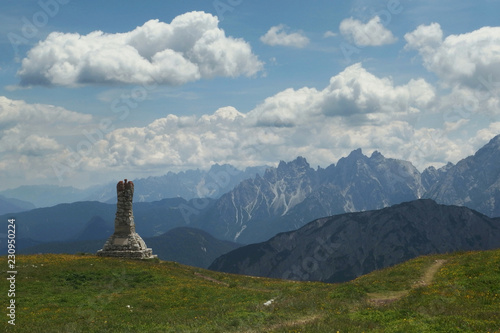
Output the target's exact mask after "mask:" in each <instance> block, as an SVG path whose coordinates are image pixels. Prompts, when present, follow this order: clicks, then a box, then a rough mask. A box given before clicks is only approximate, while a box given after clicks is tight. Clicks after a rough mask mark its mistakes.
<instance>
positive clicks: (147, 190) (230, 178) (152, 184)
mask: <svg viewBox="0 0 500 333" xmlns="http://www.w3.org/2000/svg"><path fill="white" fill-rule="evenodd" d="M267 168H268V167H267V166H256V167H248V168H246V169H245V170H239V169H237V168H235V167H233V166H232V165H229V164H223V165H219V164H214V165H212V166H211V167H210V169H209V170H200V169H196V170H187V171H181V172H178V173H174V172H168V173H167V174H166V175H163V176H151V177H148V178H139V179H134V180H133V181H134V183H135V186H136V192H135V195H134V202H153V201H159V200H162V199H169V198H183V199H186V200H190V199H193V198H199V197H201V198H205V197H206V198H211V199H216V198H218V197H219V196H221V195H222V194H224V193H226V192H228V191H230V190H231V189H233V188H234V187H235V186H236V185H238V184H239V183H240V182H241V181H243V180H244V179H247V178H252V177H255V175H256V174H262V173H264V171H265V170H266V169H267ZM114 185H115V183H114V182H110V183H109V184H106V185H100V186H92V187H90V188H87V189H77V188H74V187H71V186H57V185H25V186H20V187H17V188H15V189H9V190H4V191H0V195H3V196H4V197H5V199H6V200H7V199H8V200H21V201H27V202H29V203H32V204H34V205H35V206H36V207H38V208H43V207H51V206H55V205H58V204H61V203H73V202H78V201H100V202H104V203H115V201H116V189H115V186H114ZM1 204H2V201H1V200H0V205H1ZM5 207H6V209H4V210H2V211H0V214H6V213H16V212H18V211H22V210H26V209H21V210H19V209H17V208H15V207H13V208H12V209H11V211H9V209H7V207H8V206H5ZM36 207H30V208H29V209H32V208H36ZM0 209H2V207H1V206H0Z"/></svg>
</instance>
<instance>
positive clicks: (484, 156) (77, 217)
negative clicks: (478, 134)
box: [0, 136, 500, 246]
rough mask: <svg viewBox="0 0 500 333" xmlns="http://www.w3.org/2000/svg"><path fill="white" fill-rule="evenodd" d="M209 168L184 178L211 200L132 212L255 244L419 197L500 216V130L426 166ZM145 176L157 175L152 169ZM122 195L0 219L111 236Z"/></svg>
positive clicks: (161, 226)
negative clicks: (466, 152)
mask: <svg viewBox="0 0 500 333" xmlns="http://www.w3.org/2000/svg"><path fill="white" fill-rule="evenodd" d="M210 170H211V171H208V172H206V173H205V176H206V177H205V178H203V179H204V180H203V181H199V182H192V183H189V184H188V185H189V186H188V185H186V184H187V183H186V182H185V183H183V184H184V185H185V186H188V187H190V188H198V190H200V189H201V191H202V192H203V191H205V190H208V189H212V190H211V191H209V192H210V193H211V194H212V195H213V196H214V197H215V198H213V199H212V198H193V199H190V200H185V199H183V198H171V199H163V200H160V201H154V202H137V201H136V202H135V204H134V216H135V221H136V226H137V230H138V232H139V233H140V234H141V236H143V237H153V236H158V235H161V234H163V233H165V232H167V231H169V230H171V229H174V228H176V227H182V226H189V227H193V228H198V229H201V230H204V231H206V232H208V233H209V234H211V235H213V236H214V237H216V238H217V239H221V240H228V241H232V242H238V243H241V244H251V243H256V242H262V241H265V240H268V239H269V238H271V237H273V236H274V235H276V234H277V233H280V232H287V231H292V230H296V229H298V228H300V227H302V226H304V225H305V224H306V223H308V222H310V221H312V220H315V219H318V218H322V217H326V216H332V215H338V214H343V213H348V212H356V211H367V210H374V209H382V208H385V207H390V206H392V205H395V204H399V203H402V202H407V201H412V200H418V199H420V198H430V199H433V200H434V201H436V202H438V203H445V204H448V205H459V206H462V205H463V206H466V207H469V208H472V209H475V210H477V211H479V212H481V213H483V214H485V215H488V216H490V217H493V216H499V215H500V214H499V213H500V192H499V184H500V136H496V137H494V138H493V139H492V140H491V141H490V142H489V143H488V144H486V145H485V146H484V147H482V148H481V149H480V150H478V151H477V153H476V154H474V155H473V156H470V157H467V158H466V159H464V160H462V161H460V162H458V163H457V164H456V165H454V164H452V163H448V164H447V165H445V166H443V167H441V168H439V169H436V168H434V167H429V168H427V169H425V170H424V171H423V172H419V171H418V170H417V169H416V168H415V167H414V166H413V165H412V164H411V163H410V162H408V161H402V160H397V159H392V158H386V157H384V156H383V155H382V154H381V153H379V152H377V151H375V152H373V153H372V154H371V156H369V157H368V156H365V155H364V154H363V153H362V151H361V149H357V150H355V151H353V152H351V153H350V154H349V155H348V156H346V157H344V158H341V159H340V160H339V161H338V162H337V164H332V165H330V166H328V167H326V168H319V167H318V168H317V169H313V168H311V167H310V165H309V163H308V162H307V161H306V159H305V158H303V157H298V158H297V159H295V160H294V161H291V162H284V161H282V162H280V163H279V165H278V166H277V167H269V168H267V169H266V171H265V172H263V173H259V172H257V171H258V170H260V169H258V168H257V169H247V171H248V172H249V173H254V172H255V176H254V177H250V178H246V179H244V180H243V181H239V180H237V179H238V177H240V176H241V177H240V178H242V177H246V176H248V175H249V174H245V173H244V172H243V173H242V172H240V171H237V170H236V169H234V168H232V167H230V166H228V165H224V166H213V167H212V169H210ZM247 171H245V172H247ZM187 174H190V173H189V172H186V175H187ZM172 175H173V174H171V176H168V177H173V176H172ZM233 175H234V176H233ZM168 177H167V178H168ZM186 177H187V178H185V179H188V178H189V177H188V176H186ZM207 177H208V178H207ZM232 177H234V179H233V178H232ZM146 181H147V182H152V183H155V181H154V178H148V179H146V180H144V182H146ZM208 181H210V182H208ZM238 182H239V183H238ZM167 183H168V182H167ZM234 183H238V185H236V186H235V187H234V188H233V189H232V190H229V191H227V192H226V193H224V194H222V195H220V197H218V195H219V194H220V193H219V194H217V193H216V192H217V191H219V192H222V191H223V190H222V189H227V188H231V187H232V186H233V184H234ZM141 184H143V185H141ZM144 184H146V183H142V180H139V181H137V182H136V186H135V188H136V193H139V194H138V195H137V196H136V195H134V198H136V197H140V195H141V194H140V193H143V195H144V198H146V197H147V198H152V197H154V195H152V194H151V193H159V192H158V191H159V189H167V188H168V187H169V186H168V185H161V184H159V183H158V184H157V185H156V186H157V190H151V191H150V190H149V189H148V186H150V187H154V186H153V185H144ZM165 184H166V183H165ZM200 184H203V185H200ZM195 185H196V186H195ZM144 186H146V188H142V189H141V187H144ZM110 187H111V189H108V190H107V191H114V189H115V186H114V185H113V186H110ZM202 192H196V193H198V194H200V193H202ZM147 193H149V194H147ZM193 193H195V192H193ZM206 193H208V192H206ZM104 197H106V196H101V197H100V198H101V199H102V198H104ZM115 200H116V199H113V200H112V201H113V204H105V203H102V202H97V201H93V202H88V201H83V202H76V203H70V204H59V205H56V206H53V207H47V208H38V209H34V210H30V211H26V212H21V213H15V214H14V216H12V214H4V215H1V216H0V218H1V219H4V220H5V219H7V218H11V217H15V218H16V219H17V220H18V221H19V222H20V223H19V227H18V229H19V230H18V232H17V237H18V238H17V239H18V240H19V242H20V243H21V246H22V242H26V244H31V245H32V244H36V243H37V242H49V241H75V240H77V238H78V235H80V234H81V233H83V232H87V233H89V234H95V235H96V236H95V237H97V238H99V239H104V238H106V237H108V236H109V234H106V235H105V233H106V230H108V231H109V228H112V225H113V220H114V214H115V211H116V205H115V204H114V203H115ZM145 200H146V199H145ZM93 218H100V219H101V223H100V224H106V225H107V226H102V227H97V226H95V227H94V228H90V229H88V228H87V224H88V223H91V220H92V219H93ZM86 228H87V231H85V229H86Z"/></svg>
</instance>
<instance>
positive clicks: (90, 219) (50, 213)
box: [0, 198, 213, 247]
mask: <svg viewBox="0 0 500 333" xmlns="http://www.w3.org/2000/svg"><path fill="white" fill-rule="evenodd" d="M204 203H205V209H208V208H209V207H210V206H211V205H212V204H213V200H212V199H205V201H204ZM193 205H196V204H194V203H193V202H192V201H187V200H184V199H182V198H173V199H163V200H161V201H155V202H138V203H135V204H134V208H133V210H134V218H135V223H136V230H137V232H138V233H139V234H140V235H141V236H142V237H152V236H158V235H161V234H163V233H165V232H167V231H168V230H171V229H173V228H176V227H180V226H186V225H187V224H188V222H190V221H189V220H188V219H187V218H186V216H187V215H186V214H187V210H188V209H191V208H189V207H192V206H193ZM200 212H203V210H202V209H201V207H200ZM115 214H116V204H105V203H102V202H97V201H82V202H75V203H70V204H60V205H56V206H52V207H45V208H37V209H33V210H30V211H27V212H21V213H16V214H14V216H12V215H11V214H8V215H2V216H0V219H3V220H7V219H8V218H10V217H14V218H15V219H16V244H17V245H19V246H21V247H22V246H23V245H22V242H23V239H30V240H31V241H35V242H54V241H58V242H61V241H74V240H91V239H107V237H109V236H110V235H111V233H112V231H113V230H114V219H115ZM17 240H18V241H19V242H17ZM18 243H19V244H18Z"/></svg>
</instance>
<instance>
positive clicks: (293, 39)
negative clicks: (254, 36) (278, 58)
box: [260, 24, 309, 48]
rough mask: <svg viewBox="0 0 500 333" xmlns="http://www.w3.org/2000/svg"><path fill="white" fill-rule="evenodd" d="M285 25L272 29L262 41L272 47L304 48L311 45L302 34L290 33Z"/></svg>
mask: <svg viewBox="0 0 500 333" xmlns="http://www.w3.org/2000/svg"><path fill="white" fill-rule="evenodd" d="M286 30H288V28H287V27H286V26H285V25H284V24H280V25H277V26H274V27H271V28H270V29H269V31H268V32H266V34H265V35H264V36H262V37H260V40H261V41H262V42H263V43H264V44H267V45H271V46H288V47H296V48H303V47H305V46H307V44H309V39H308V38H307V37H306V36H304V34H303V33H301V32H293V33H288V32H287V31H286Z"/></svg>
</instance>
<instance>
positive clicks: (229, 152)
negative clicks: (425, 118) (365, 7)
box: [89, 64, 435, 169]
mask: <svg viewBox="0 0 500 333" xmlns="http://www.w3.org/2000/svg"><path fill="white" fill-rule="evenodd" d="M434 99H435V94H434V90H433V87H432V86H430V85H429V84H428V83H427V82H425V81H424V80H423V79H419V80H411V81H410V82H408V83H407V84H405V85H395V84H394V83H393V82H392V80H391V79H390V78H378V77H376V76H374V75H373V74H371V73H369V72H368V71H366V70H365V69H364V68H363V66H362V65H361V64H355V65H353V66H350V67H348V68H346V69H345V70H344V71H343V72H341V73H339V74H337V75H335V76H334V77H332V79H331V80H330V83H329V84H328V86H327V87H325V88H323V89H321V90H318V89H316V88H312V87H303V88H300V89H291V88H290V89H286V90H284V91H281V92H279V93H277V94H276V95H274V96H270V97H268V98H267V99H265V100H264V101H263V102H262V103H261V104H259V105H257V106H256V107H255V108H254V109H253V110H251V111H250V112H248V113H241V112H239V111H238V110H236V109H235V108H233V107H225V108H221V109H219V110H217V111H216V112H214V113H213V114H207V115H203V116H199V117H197V116H190V117H188V116H184V117H179V116H175V115H168V116H167V117H165V118H161V119H157V120H156V121H154V122H152V123H151V124H149V125H148V126H145V127H141V128H124V129H118V130H115V131H113V132H112V133H110V134H108V135H107V136H106V139H105V140H102V142H100V144H99V145H98V146H97V145H96V149H94V151H93V153H92V154H91V155H89V158H90V159H92V158H93V161H99V163H101V164H100V165H99V167H98V168H99V169H106V168H109V167H110V166H118V165H120V166H129V167H131V168H155V167H158V168H161V169H165V168H175V167H189V166H191V167H199V166H203V167H208V166H209V165H210V164H212V163H215V162H219V163H221V162H223V163H231V164H234V165H237V166H240V167H245V166H249V165H259V164H268V163H270V162H271V163H272V162H274V161H276V160H278V159H285V160H287V159H293V158H294V157H296V156H297V155H301V154H302V155H304V156H307V157H308V159H310V160H311V161H312V162H313V163H318V164H322V165H325V164H331V163H332V162H334V161H335V160H336V159H338V158H339V157H342V156H343V155H344V154H347V153H348V152H349V151H350V150H352V149H355V148H357V147H365V148H366V147H368V148H370V147H373V149H378V150H380V151H388V152H389V151H399V152H402V151H403V149H404V147H407V144H405V142H406V141H408V138H409V137H411V136H412V134H411V133H412V126H411V125H410V121H412V120H414V117H415V115H418V114H420V113H421V112H422V111H423V110H425V108H427V107H428V106H429V105H430V104H432V103H433V102H434ZM353 119H355V120H353Z"/></svg>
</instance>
